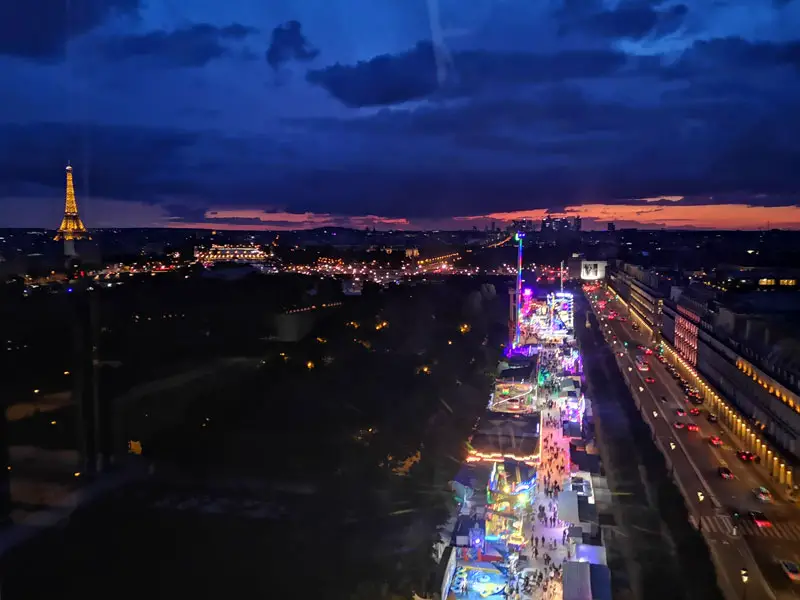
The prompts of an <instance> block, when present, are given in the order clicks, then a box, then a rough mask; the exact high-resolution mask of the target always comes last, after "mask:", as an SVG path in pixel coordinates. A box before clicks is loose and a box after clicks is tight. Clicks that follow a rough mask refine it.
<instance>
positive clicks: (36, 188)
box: [0, 0, 800, 230]
mask: <svg viewBox="0 0 800 600" xmlns="http://www.w3.org/2000/svg"><path fill="white" fill-rule="evenodd" d="M20 10H22V9H20ZM54 14H55V15H56V16H55V17H54V19H53V21H52V23H50V24H49V25H48V27H46V28H41V27H39V26H35V25H33V24H34V23H37V20H36V19H35V18H34V16H33V15H32V16H31V17H30V20H28V19H27V18H22V19H17V20H16V21H14V20H13V19H6V20H5V21H3V22H2V24H0V33H2V35H1V36H0V38H1V39H2V42H0V73H3V75H4V77H5V78H6V80H7V81H12V80H13V81H19V82H21V85H18V86H14V87H13V89H12V90H11V91H10V94H9V95H8V98H7V102H6V107H5V111H4V116H3V119H2V121H0V130H2V135H0V140H2V141H0V157H2V162H0V226H6V227H46V228H52V229H55V228H56V227H57V226H58V223H59V222H60V220H61V218H62V216H63V198H64V190H63V170H62V169H63V166H64V165H65V164H66V162H67V161H68V160H71V161H72V164H73V165H75V187H76V194H77V198H78V203H79V205H80V209H81V216H82V217H83V219H84V221H85V223H86V225H87V227H89V228H90V229H91V228H101V227H115V226H119V227H144V226H154V227H177V228H183V227H186V228H203V227H204V228H217V229H269V230H285V229H303V228H312V227H324V226H346V227H356V228H363V227H373V226H374V227H377V228H379V229H389V228H393V229H470V228H472V227H473V226H476V227H478V228H480V229H482V228H484V227H485V226H486V225H489V224H491V222H493V221H495V222H497V224H498V226H501V227H502V226H504V225H505V224H507V223H508V222H510V221H512V220H514V219H519V218H531V219H536V220H538V219H541V218H542V217H543V216H544V215H545V214H547V213H548V212H549V213H550V214H553V215H554V216H568V217H575V216H580V217H581V218H582V220H583V228H584V229H586V230H592V229H605V227H606V223H607V222H609V221H613V222H615V223H616V224H617V226H618V227H622V228H624V227H639V228H653V229H660V228H662V227H666V228H694V229H713V228H719V229H764V228H767V227H774V228H784V229H800V207H798V194H797V190H799V189H800V174H798V173H797V170H796V169H795V168H794V165H795V164H797V162H798V159H800V149H799V148H798V142H797V140H796V139H795V138H793V137H792V136H791V135H790V132H792V131H794V130H797V129H798V127H797V126H798V125H800V122H798V117H797V115H796V114H795V113H796V111H794V110H793V106H795V105H797V103H798V101H799V100H800V84H799V83H798V77H797V67H798V65H797V62H796V52H794V50H796V48H797V47H798V44H800V33H798V32H800V27H791V26H790V24H791V23H795V22H797V23H800V5H799V4H798V3H797V2H773V1H767V0H764V1H762V2H756V3H753V4H752V5H750V6H749V7H748V10H747V11H743V10H740V9H739V8H737V7H736V6H728V5H722V4H719V3H717V4H714V5H708V6H691V7H687V6H686V5H683V4H678V3H674V2H663V3H657V4H654V3H652V2H646V1H644V0H642V1H639V2H631V3H627V4H625V5H619V6H616V5H612V4H606V3H602V2H594V3H583V4H581V5H580V7H578V6H577V5H575V6H573V5H571V4H569V3H568V4H566V5H564V6H560V5H555V4H548V5H537V6H532V5H530V3H527V2H521V1H518V0H506V1H505V2H496V1H493V0H482V1H479V0H476V2H474V3H473V4H472V5H471V6H470V7H469V9H466V8H464V7H463V6H461V5H459V4H457V3H455V2H452V1H451V0H430V1H429V2H428V3H425V2H418V3H416V4H410V5H408V6H405V7H403V8H401V7H399V6H383V7H379V6H376V5H375V4H374V3H369V2H366V1H359V2H355V3H353V2H349V3H344V2H343V1H342V2H339V1H338V0H330V1H329V2H326V3H315V2H307V3H300V2H287V3H283V4H282V5H281V6H280V7H272V8H263V7H261V6H260V5H259V3H256V2H255V1H248V0H238V1H234V2H231V3H229V4H228V5H227V6H225V7H193V9H192V11H191V12H188V11H186V10H185V9H184V10H183V11H179V10H176V9H175V7H173V6H172V5H171V4H169V3H166V2H165V3H160V2H155V3H150V4H149V5H148V6H147V7H145V6H144V5H143V4H140V3H139V2H138V1H137V0H111V1H109V2H107V3H105V5H104V6H103V7H95V8H88V7H84V6H77V7H76V6H70V7H69V11H68V12H67V13H65V14H59V13H58V11H55V13H54ZM28 21H30V23H28ZM20 23H22V25H20ZM29 24H30V27H31V28H32V29H31V31H27V30H26V27H28V26H29Z"/></svg>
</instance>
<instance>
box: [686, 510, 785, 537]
mask: <svg viewBox="0 0 800 600" xmlns="http://www.w3.org/2000/svg"><path fill="white" fill-rule="evenodd" d="M700 521H701V523H702V529H703V531H711V532H716V533H724V534H726V535H744V536H754V537H764V538H774V539H781V540H789V541H800V524H797V523H773V524H772V527H759V526H758V525H756V524H755V523H753V522H752V521H748V520H747V518H746V517H744V518H742V519H741V520H740V521H739V522H734V521H733V519H732V518H731V517H729V516H727V515H717V516H714V517H701V519H700ZM734 527H736V531H734Z"/></svg>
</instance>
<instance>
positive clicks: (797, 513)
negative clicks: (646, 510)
mask: <svg viewBox="0 0 800 600" xmlns="http://www.w3.org/2000/svg"><path fill="white" fill-rule="evenodd" d="M598 294H599V295H600V299H601V300H603V299H604V300H606V301H607V304H606V305H605V306H604V307H603V308H601V306H600V305H599V304H598V303H597V302H594V303H593V309H594V311H595V314H596V315H597V317H598V318H599V324H600V327H601V329H602V330H603V334H604V337H605V338H606V340H607V342H608V343H609V344H610V345H611V348H612V350H613V351H614V353H615V356H616V358H617V364H618V365H619V367H620V369H621V370H622V371H623V375H625V376H626V379H627V380H628V382H629V386H630V388H631V391H632V393H633V396H634V400H635V402H636V403H637V404H638V405H639V406H640V410H641V413H642V417H643V418H644V419H645V420H646V421H648V424H649V425H650V427H651V429H652V430H653V435H654V438H655V440H656V443H657V444H658V445H659V447H660V448H661V449H662V451H664V453H665V454H666V456H667V461H668V464H670V466H671V467H672V469H673V473H674V475H675V479H676V483H677V484H678V485H679V487H680V488H681V491H682V492H683V494H684V496H685V497H686V500H687V506H688V508H689V512H690V514H691V518H692V519H694V522H695V524H696V525H697V526H698V527H699V528H700V530H701V531H702V532H703V535H704V536H705V537H706V539H707V541H708V543H709V544H710V545H711V547H712V549H713V551H714V555H715V560H716V562H717V564H718V569H719V568H720V566H721V570H722V572H721V573H720V574H721V575H722V581H721V583H722V585H723V587H724V588H727V589H726V590H725V591H726V595H729V596H734V597H742V598H747V599H752V600H755V599H756V598H764V599H771V600H772V599H775V598H777V599H781V600H782V599H784V598H800V583H797V582H794V581H792V580H791V579H789V577H788V576H787V575H786V574H785V573H784V572H783V570H782V569H781V567H780V562H779V561H781V560H786V561H792V562H795V563H798V564H800V509H798V507H797V506H796V505H795V504H794V503H792V502H791V501H789V500H788V499H787V498H786V497H785V496H784V495H783V493H782V490H780V489H779V487H778V486H776V485H775V482H774V480H772V479H770V477H769V476H768V474H767V473H766V471H765V470H764V469H763V468H761V467H760V466H758V465H756V464H755V463H753V462H749V461H743V460H741V459H740V458H738V457H737V454H736V453H737V451H739V450H741V448H740V446H739V445H738V444H737V440H736V438H735V437H734V436H733V434H731V433H730V432H729V431H727V429H726V428H725V427H724V426H722V425H721V423H719V422H712V421H713V417H711V418H710V417H709V412H708V409H707V408H706V407H705V406H704V405H703V404H700V405H699V406H697V407H696V408H698V409H699V411H700V412H699V414H697V415H692V414H691V413H690V411H691V409H693V408H695V405H694V404H692V403H691V402H689V400H688V398H687V396H686V395H685V394H684V391H683V389H682V388H681V387H680V379H677V378H675V377H673V376H672V375H671V374H670V372H669V371H668V367H669V366H670V361H669V359H668V358H667V359H666V360H664V362H663V363H662V362H661V361H659V360H658V359H657V354H658V352H657V346H656V340H655V339H654V337H653V334H652V332H651V331H650V330H649V329H648V328H647V326H646V325H644V324H642V321H640V320H639V319H638V318H637V317H636V316H635V315H631V314H630V312H629V310H628V308H627V306H625V304H623V303H622V302H620V301H619V300H618V299H616V298H615V297H614V296H613V294H609V295H607V296H603V290H602V288H601V289H600V290H598ZM614 312H616V314H617V317H616V318H609V316H610V315H611V314H612V313H614ZM620 317H621V319H620ZM635 324H637V325H638V328H637V327H636V326H635ZM647 348H649V349H652V350H655V353H654V354H652V355H647V354H645V352H646V350H644V349H647ZM665 356H666V354H665ZM637 357H642V358H644V359H645V360H646V362H647V364H648V366H649V370H647V371H641V370H640V369H638V368H637V365H636V359H637ZM677 368H678V369H679V374H683V375H684V376H686V377H687V378H688V374H686V373H683V372H682V370H683V367H681V365H677ZM676 423H678V424H683V426H682V427H680V428H678V427H676ZM690 424H694V425H696V426H697V430H696V431H692V430H690V429H689V427H688V426H689V425H690ZM712 438H719V441H718V442H717V443H718V444H719V445H714V444H712V443H711V440H712ZM720 467H724V468H727V469H729V470H730V473H732V475H733V478H723V476H722V474H721V472H720ZM761 486H763V487H766V488H767V489H768V490H770V491H771V492H772V496H773V501H772V502H762V501H760V500H759V499H758V498H757V497H756V494H755V493H754V490H756V489H757V488H759V487H761ZM750 511H758V512H761V513H763V514H764V515H766V517H767V519H768V520H769V521H770V522H771V526H766V527H759V526H758V525H757V524H756V523H754V522H753V520H752V519H751V518H750V515H749V513H750ZM734 513H739V514H740V515H741V518H737V517H735V516H734Z"/></svg>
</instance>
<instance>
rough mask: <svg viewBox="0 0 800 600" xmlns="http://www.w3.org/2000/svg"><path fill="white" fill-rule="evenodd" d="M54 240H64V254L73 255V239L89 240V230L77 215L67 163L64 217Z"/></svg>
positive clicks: (70, 172) (70, 168) (70, 169)
mask: <svg viewBox="0 0 800 600" xmlns="http://www.w3.org/2000/svg"><path fill="white" fill-rule="evenodd" d="M53 239H54V240H56V241H60V240H63V241H64V254H66V255H67V256H75V254H76V252H75V243H74V241H75V240H90V239H92V238H91V237H90V236H89V232H88V231H86V227H85V226H84V224H83V221H81V218H80V216H79V215H78V203H77V202H76V201H75V187H74V186H73V185H72V166H71V165H69V164H68V165H67V197H66V202H65V205H64V218H63V219H62V220H61V227H59V228H58V231H57V232H56V237H54V238H53Z"/></svg>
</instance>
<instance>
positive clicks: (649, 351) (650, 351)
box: [644, 348, 653, 356]
mask: <svg viewBox="0 0 800 600" xmlns="http://www.w3.org/2000/svg"><path fill="white" fill-rule="evenodd" d="M644 353H645V354H646V355H647V356H650V355H652V354H653V351H652V350H651V349H650V348H645V349H644Z"/></svg>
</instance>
